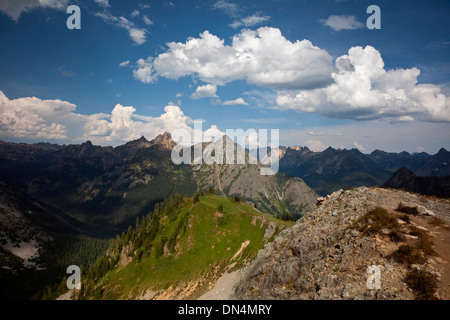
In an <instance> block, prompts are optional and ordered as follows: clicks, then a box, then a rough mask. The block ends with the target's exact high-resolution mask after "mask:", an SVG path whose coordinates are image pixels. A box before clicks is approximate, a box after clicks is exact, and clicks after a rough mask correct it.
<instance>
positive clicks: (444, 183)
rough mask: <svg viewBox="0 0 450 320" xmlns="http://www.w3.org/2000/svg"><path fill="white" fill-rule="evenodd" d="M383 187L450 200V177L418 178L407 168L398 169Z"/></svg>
mask: <svg viewBox="0 0 450 320" xmlns="http://www.w3.org/2000/svg"><path fill="white" fill-rule="evenodd" d="M382 187H383V188H392V189H403V190H405V191H410V192H416V193H420V194H423V195H433V196H438V197H441V198H450V176H444V177H417V176H416V175H415V174H414V172H412V171H411V170H408V169H407V168H400V169H398V170H397V171H396V172H395V173H394V174H393V175H392V177H391V178H390V179H389V180H388V181H386V182H385V183H384V184H383V185H382Z"/></svg>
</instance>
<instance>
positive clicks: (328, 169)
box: [279, 147, 450, 196]
mask: <svg viewBox="0 0 450 320" xmlns="http://www.w3.org/2000/svg"><path fill="white" fill-rule="evenodd" d="M280 150H281V152H280V155H281V158H280V161H279V163H280V172H285V173H288V174H291V175H293V176H296V177H299V178H301V179H303V180H304V181H305V182H306V184H308V185H309V186H310V187H311V188H313V189H314V190H315V191H316V192H317V193H319V194H320V195H322V196H325V195H327V194H331V193H332V192H334V191H337V190H339V189H348V188H350V187H359V186H379V185H381V184H383V183H384V182H385V181H387V180H388V179H389V178H390V176H391V175H392V174H393V173H394V172H395V171H397V170H398V169H400V168H402V167H405V168H408V169H409V170H411V171H413V172H414V173H415V174H416V175H418V176H447V175H450V152H449V151H447V150H445V149H443V148H442V149H440V150H439V152H438V153H437V154H435V155H430V154H427V153H425V152H422V153H414V154H410V153H407V152H401V153H392V152H391V153H389V152H385V151H381V150H375V151H373V152H372V153H370V154H364V153H362V152H360V151H359V150H357V149H351V150H346V149H333V148H331V147H329V148H327V149H326V150H324V151H322V152H313V151H311V150H309V149H308V148H307V147H287V148H286V147H283V148H280Z"/></svg>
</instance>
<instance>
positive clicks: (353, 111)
mask: <svg viewBox="0 0 450 320" xmlns="http://www.w3.org/2000/svg"><path fill="white" fill-rule="evenodd" d="M335 65H336V66H335V72H333V73H332V77H333V79H334V83H332V84H330V85H329V86H327V87H325V88H318V89H314V90H300V91H286V90H282V91H279V92H278V96H277V99H276V102H277V105H278V108H279V109H294V110H299V111H305V112H314V113H320V114H323V115H326V116H330V117H335V118H345V119H356V120H371V119H386V120H391V121H399V122H408V121H412V120H413V118H412V116H416V117H417V118H419V119H421V120H426V121H443V122H450V98H449V97H446V96H445V95H444V94H443V93H441V89H440V87H439V86H437V85H433V84H418V79H417V78H418V76H419V75H420V70H419V69H417V68H411V69H395V70H385V68H384V61H383V59H382V57H381V54H380V53H379V52H378V51H377V50H376V49H375V48H373V47H371V46H367V47H365V48H362V47H352V48H350V50H349V51H348V54H346V55H343V56H341V57H338V58H337V59H336V63H335Z"/></svg>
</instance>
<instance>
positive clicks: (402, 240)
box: [231, 187, 450, 300]
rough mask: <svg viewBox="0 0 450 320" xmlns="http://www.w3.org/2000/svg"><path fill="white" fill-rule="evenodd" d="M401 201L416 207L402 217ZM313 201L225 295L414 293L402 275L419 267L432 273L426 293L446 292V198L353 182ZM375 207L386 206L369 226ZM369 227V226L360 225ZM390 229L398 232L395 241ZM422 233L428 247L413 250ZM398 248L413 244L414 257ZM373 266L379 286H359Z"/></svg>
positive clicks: (449, 219) (449, 213)
mask: <svg viewBox="0 0 450 320" xmlns="http://www.w3.org/2000/svg"><path fill="white" fill-rule="evenodd" d="M401 202H402V203H407V204H408V205H410V206H415V207H416V208H419V209H420V210H417V211H416V215H407V216H408V218H405V215H404V214H403V216H402V214H401V213H399V212H396V211H395V210H396V209H397V208H398V205H399V203H401ZM319 203H320V205H319V206H318V208H317V209H316V210H314V211H312V212H310V213H308V214H307V215H305V216H304V217H303V218H302V219H300V220H299V221H298V222H297V223H296V224H295V225H294V227H292V228H290V229H288V230H285V231H283V232H281V233H280V234H279V235H278V236H277V237H276V238H275V240H274V241H273V242H272V243H270V244H268V245H266V246H265V248H264V249H262V250H261V251H260V252H259V253H258V257H257V259H256V260H255V261H254V262H253V264H252V265H251V266H250V267H249V268H247V269H245V270H242V276H241V280H240V281H239V283H238V284H237V285H236V286H235V288H234V291H233V294H232V295H231V298H233V299H332V300H340V299H414V298H417V292H416V291H415V290H413V289H414V288H412V287H411V285H410V284H407V281H406V279H407V276H410V275H411V272H421V270H422V271H424V272H426V275H429V276H430V277H432V278H434V279H436V280H437V288H436V292H433V296H432V297H433V298H443V299H448V298H449V285H450V283H449V280H448V276H449V268H448V262H447V259H448V258H449V257H448V247H447V243H448V240H449V229H448V225H450V202H449V201H448V200H443V199H436V198H431V197H425V196H421V195H417V194H412V193H408V192H404V191H399V190H387V189H380V188H367V187H360V188H357V189H352V190H346V191H342V190H340V191H336V192H334V193H333V194H331V195H329V196H327V197H326V198H322V199H320V201H319ZM380 208H384V209H386V211H385V213H386V214H385V215H384V216H386V217H388V218H389V219H390V220H389V221H390V224H389V225H387V226H381V229H377V228H375V225H376V223H377V222H376V221H375V220H372V219H373V218H372V219H370V218H369V216H368V215H367V213H368V212H371V210H381V209H380ZM423 208H425V209H426V210H423ZM419 211H420V212H422V214H421V213H420V212H419ZM381 212H384V211H383V210H382V211H381ZM374 216H375V215H374ZM370 217H371V216H370ZM399 218H402V219H404V220H405V221H404V220H401V219H399ZM437 221H439V223H436V222H437ZM371 226H373V227H374V228H370V227H371ZM370 230H372V231H375V232H367V231H370ZM394 231H395V232H396V234H397V235H399V236H398V238H399V239H395V240H396V241H393V239H394V237H393V236H392V234H393V232H394ZM428 237H429V238H430V239H431V241H432V242H433V244H432V248H431V247H430V248H428V249H429V250H428V251H430V252H428V253H431V254H425V253H426V251H421V250H419V247H420V245H421V240H422V239H428ZM402 248H403V249H404V248H412V249H413V250H417V252H419V253H418V254H417V256H415V257H416V258H417V260H418V261H419V262H415V261H413V262H411V263H408V262H406V263H405V262H404V261H401V259H398V257H399V256H401V255H399V252H400V251H401V250H402ZM434 250H435V254H433V253H432V251H434ZM419 258H420V259H419ZM373 265H375V266H379V268H380V272H381V288H380V289H379V290H374V289H368V286H367V280H368V277H369V274H368V273H367V271H368V268H369V267H370V266H373Z"/></svg>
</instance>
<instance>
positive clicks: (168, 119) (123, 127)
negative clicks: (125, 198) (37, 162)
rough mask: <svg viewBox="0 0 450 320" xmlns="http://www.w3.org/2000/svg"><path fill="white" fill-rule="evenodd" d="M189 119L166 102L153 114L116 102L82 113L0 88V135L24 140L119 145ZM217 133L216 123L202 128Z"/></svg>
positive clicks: (180, 125)
mask: <svg viewBox="0 0 450 320" xmlns="http://www.w3.org/2000/svg"><path fill="white" fill-rule="evenodd" d="M193 121H194V120H193V119H191V118H190V117H188V116H187V115H185V114H184V112H183V111H182V110H181V108H180V107H179V106H176V105H172V104H169V105H167V106H166V107H165V108H164V112H163V113H162V114H161V115H160V116H157V117H149V116H142V115H139V114H137V113H136V109H135V108H134V107H132V106H123V105H121V104H117V105H116V106H115V107H114V108H113V110H112V111H111V113H110V114H106V113H97V114H91V115H82V114H79V113H76V105H74V104H72V103H70V102H67V101H62V100H58V99H56V100H42V99H39V98H36V97H23V98H18V99H13V100H10V99H9V98H8V97H7V96H6V95H5V94H4V93H3V92H2V91H0V138H23V139H26V140H28V141H43V140H44V141H48V140H51V141H55V140H56V141H60V142H64V143H66V142H68V143H79V142H82V141H86V140H91V141H92V142H93V143H96V144H100V145H113V146H116V145H120V144H123V143H125V142H127V141H130V140H134V139H138V138H139V137H141V136H145V137H146V138H147V139H153V138H154V137H156V136H157V135H158V134H161V133H164V132H169V133H172V132H173V131H174V130H175V129H179V128H183V129H186V130H189V131H190V132H192V130H193V129H192V128H191V127H190V126H189V125H191V124H192V123H193ZM217 132H220V130H218V129H217V127H216V126H214V125H213V126H212V127H211V128H210V129H208V130H206V131H205V134H206V133H208V135H211V134H213V133H217Z"/></svg>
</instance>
